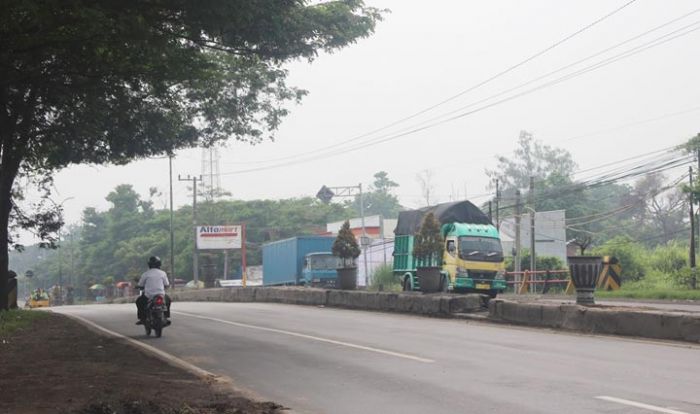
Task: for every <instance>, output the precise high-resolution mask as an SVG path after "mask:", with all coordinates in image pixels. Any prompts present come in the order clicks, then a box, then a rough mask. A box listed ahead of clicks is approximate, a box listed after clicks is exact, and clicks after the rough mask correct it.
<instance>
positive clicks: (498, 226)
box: [496, 179, 501, 230]
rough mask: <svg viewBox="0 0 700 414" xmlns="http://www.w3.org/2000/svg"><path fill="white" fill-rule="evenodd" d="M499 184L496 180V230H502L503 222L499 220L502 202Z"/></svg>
mask: <svg viewBox="0 0 700 414" xmlns="http://www.w3.org/2000/svg"><path fill="white" fill-rule="evenodd" d="M498 184H499V183H498V179H496V230H500V229H501V220H500V218H499V217H500V215H499V213H498V210H499V209H498V207H499V205H500V201H501V191H500V189H499V188H498Z"/></svg>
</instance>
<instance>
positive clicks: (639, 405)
mask: <svg viewBox="0 0 700 414" xmlns="http://www.w3.org/2000/svg"><path fill="white" fill-rule="evenodd" d="M595 398H597V399H599V400H605V401H610V402H614V403H618V404H623V405H629V406H630V407H637V408H644V409H645V410H649V411H656V412H657V413H666V414H689V413H686V412H685V411H677V410H671V409H669V408H663V407H657V406H655V405H649V404H644V403H640V402H636V401H630V400H623V399H622V398H615V397H608V396H606V395H600V396H598V397H595Z"/></svg>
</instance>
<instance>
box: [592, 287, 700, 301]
mask: <svg viewBox="0 0 700 414" xmlns="http://www.w3.org/2000/svg"><path fill="white" fill-rule="evenodd" d="M595 295H596V297H598V298H608V299H614V298H630V299H661V300H663V299H666V300H700V290H688V289H668V288H665V289H664V288H653V289H624V288H623V289H620V290H613V291H609V292H603V291H596V292H595Z"/></svg>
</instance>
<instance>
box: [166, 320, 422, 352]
mask: <svg viewBox="0 0 700 414" xmlns="http://www.w3.org/2000/svg"><path fill="white" fill-rule="evenodd" d="M172 313H174V314H177V315H184V316H189V317H191V318H197V319H204V320H209V321H213V322H219V323H224V324H227V325H233V326H238V327H241V328H249V329H256V330H259V331H265V332H274V333H278V334H282V335H289V336H294V337H297V338H304V339H310V340H312V341H318V342H325V343H328V344H333V345H340V346H344V347H347V348H354V349H361V350H363V351H369V352H375V353H378V354H384V355H391V356H394V357H398V358H404V359H410V360H412V361H418V362H424V363H427V364H429V363H433V362H435V360H433V359H428V358H422V357H419V356H415V355H409V354H403V353H400V352H394V351H388V350H386V349H380V348H373V347H371V346H364V345H357V344H352V343H350V342H343V341H336V340H335V339H328V338H321V337H318V336H313V335H306V334H303V333H299V332H292V331H285V330H282V329H275V328H267V327H264V326H257V325H250V324H247V323H241V322H232V321H227V320H225V319H218V318H210V317H208V316H200V315H195V314H192V313H187V312H180V311H177V312H175V311H172Z"/></svg>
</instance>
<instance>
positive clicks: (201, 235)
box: [197, 225, 243, 250]
mask: <svg viewBox="0 0 700 414" xmlns="http://www.w3.org/2000/svg"><path fill="white" fill-rule="evenodd" d="M242 240H243V226H241V225H232V226H197V249H199V250H229V249H240V248H241V246H242V245H243V243H242Z"/></svg>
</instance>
